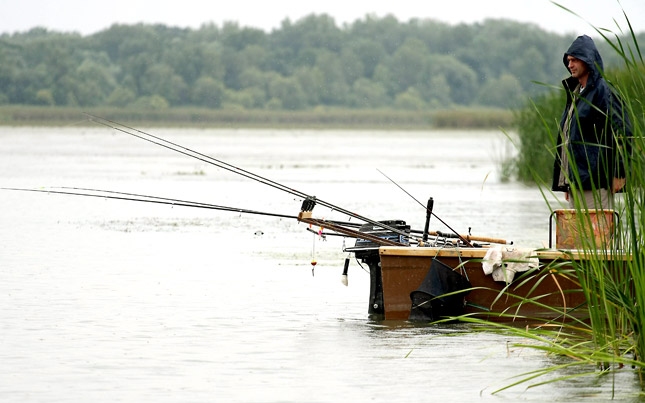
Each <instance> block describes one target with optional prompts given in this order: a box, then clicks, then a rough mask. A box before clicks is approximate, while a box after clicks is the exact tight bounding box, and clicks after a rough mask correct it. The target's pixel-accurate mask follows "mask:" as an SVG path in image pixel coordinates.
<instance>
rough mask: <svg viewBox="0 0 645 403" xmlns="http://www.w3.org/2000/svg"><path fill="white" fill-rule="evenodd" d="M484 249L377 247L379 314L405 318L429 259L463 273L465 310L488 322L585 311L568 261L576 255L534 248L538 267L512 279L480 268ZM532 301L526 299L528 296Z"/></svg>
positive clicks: (408, 313) (538, 317)
mask: <svg viewBox="0 0 645 403" xmlns="http://www.w3.org/2000/svg"><path fill="white" fill-rule="evenodd" d="M486 251H487V249H485V248H459V249H457V248H425V247H423V248H422V247H419V248H410V247H393V246H382V247H380V248H379V257H380V269H381V280H382V295H383V301H382V303H383V310H382V312H383V316H384V317H383V319H385V320H408V317H409V315H410V310H411V299H410V293H411V292H412V291H415V290H417V288H418V287H419V286H420V285H421V283H422V282H423V280H424V279H425V277H426V275H427V274H428V270H429V269H430V267H431V264H432V260H433V258H436V259H438V260H439V261H440V262H442V263H444V264H446V265H448V266H450V267H451V268H453V270H456V271H459V272H460V273H461V274H463V275H464V276H465V277H466V278H467V279H468V281H469V282H470V284H471V285H472V288H471V289H470V291H469V292H468V294H467V295H466V296H465V302H466V304H465V307H464V313H466V314H475V315H476V316H477V317H479V318H483V319H487V320H491V321H511V320H521V319H527V318H530V319H538V320H542V319H544V320H547V319H554V318H557V317H560V316H562V315H563V314H564V313H567V314H569V315H574V316H577V317H584V316H585V315H586V309H585V303H586V300H585V296H584V293H583V292H582V290H581V289H580V284H579V282H578V278H577V276H576V274H575V272H574V270H573V269H572V268H571V266H570V265H567V264H564V263H563V262H567V261H569V262H570V261H571V258H573V259H579V258H580V257H579V256H571V255H564V254H563V253H562V252H558V251H536V252H535V254H536V255H537V256H538V258H539V261H540V268H539V269H534V270H532V271H527V272H525V273H517V274H516V275H515V280H514V281H513V282H512V283H511V284H508V285H507V284H506V282H504V281H501V282H499V281H495V280H493V278H492V277H491V276H490V275H487V274H485V273H484V270H483V268H482V259H483V258H484V256H485V254H486ZM531 298H533V299H535V302H530V303H527V302H526V300H527V299H531Z"/></svg>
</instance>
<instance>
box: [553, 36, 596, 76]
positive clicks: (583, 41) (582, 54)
mask: <svg viewBox="0 0 645 403" xmlns="http://www.w3.org/2000/svg"><path fill="white" fill-rule="evenodd" d="M567 56H573V57H575V58H577V59H580V60H582V61H583V62H585V64H586V65H587V67H588V68H589V76H590V77H591V78H592V79H593V80H595V79H597V78H598V76H599V75H600V72H601V71H602V70H604V67H603V64H602V58H601V57H600V53H599V52H598V49H597V48H596V44H595V43H594V42H593V39H591V38H590V37H589V36H587V35H581V36H579V37H577V38H576V39H575V40H574V41H573V43H572V44H571V46H569V50H567V51H566V53H565V54H564V57H563V58H562V61H563V62H564V67H566V68H567V71H568V70H569V67H568V66H569V62H568V61H567ZM599 69H600V70H599ZM569 72H570V71H569Z"/></svg>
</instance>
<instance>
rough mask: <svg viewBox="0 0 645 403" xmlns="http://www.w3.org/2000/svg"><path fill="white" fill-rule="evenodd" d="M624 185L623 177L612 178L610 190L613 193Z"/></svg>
mask: <svg viewBox="0 0 645 403" xmlns="http://www.w3.org/2000/svg"><path fill="white" fill-rule="evenodd" d="M624 187H625V178H614V181H613V183H612V185H611V191H612V192H613V193H616V192H618V191H619V190H621V189H622V188H624Z"/></svg>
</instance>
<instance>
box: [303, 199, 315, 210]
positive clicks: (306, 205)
mask: <svg viewBox="0 0 645 403" xmlns="http://www.w3.org/2000/svg"><path fill="white" fill-rule="evenodd" d="M314 207H316V196H307V198H306V199H304V200H303V201H302V206H301V207H300V211H301V212H309V211H313V209H314Z"/></svg>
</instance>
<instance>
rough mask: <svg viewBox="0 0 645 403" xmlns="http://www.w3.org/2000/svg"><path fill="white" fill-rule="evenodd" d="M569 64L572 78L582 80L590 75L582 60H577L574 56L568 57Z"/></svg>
mask: <svg viewBox="0 0 645 403" xmlns="http://www.w3.org/2000/svg"><path fill="white" fill-rule="evenodd" d="M567 60H568V62H569V64H568V65H567V67H568V68H569V71H570V72H571V76H572V77H574V78H577V79H578V80H580V79H581V78H583V77H586V76H587V74H589V69H588V68H587V64H586V63H585V62H583V61H582V60H580V59H577V58H575V57H573V56H567Z"/></svg>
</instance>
